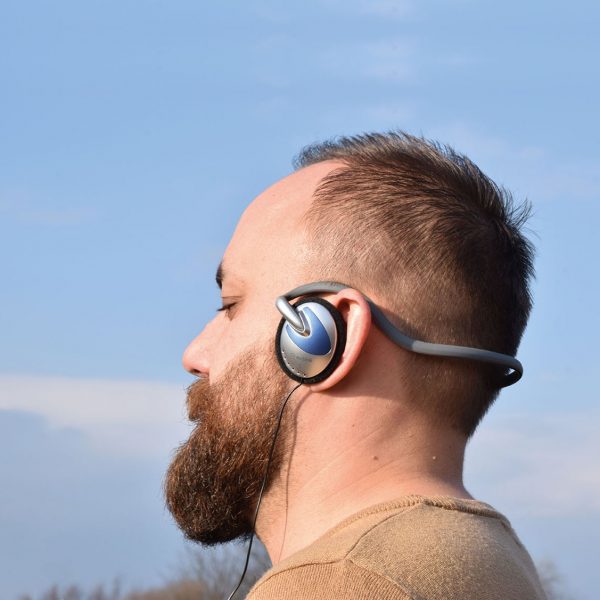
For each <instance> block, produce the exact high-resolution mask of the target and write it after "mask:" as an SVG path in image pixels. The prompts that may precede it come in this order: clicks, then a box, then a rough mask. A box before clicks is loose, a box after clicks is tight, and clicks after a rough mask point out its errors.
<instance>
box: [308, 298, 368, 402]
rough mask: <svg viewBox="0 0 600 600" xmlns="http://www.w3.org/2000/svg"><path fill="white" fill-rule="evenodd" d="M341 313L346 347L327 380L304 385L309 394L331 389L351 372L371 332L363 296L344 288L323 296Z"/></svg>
mask: <svg viewBox="0 0 600 600" xmlns="http://www.w3.org/2000/svg"><path fill="white" fill-rule="evenodd" d="M324 299H325V300H327V301H328V302H330V303H331V304H333V306H335V307H336V308H337V309H338V311H339V312H340V313H341V315H342V318H343V319H344V321H345V322H346V347H345V349H344V352H343V353H342V356H341V358H340V362H339V363H338V366H337V367H336V368H335V370H334V371H333V373H331V375H329V377H327V379H325V380H323V381H320V382H319V383H312V384H308V385H306V387H307V388H308V389H309V390H310V391H311V392H322V391H324V390H327V389H329V388H331V387H333V386H334V385H335V384H336V383H338V382H339V381H341V380H342V379H343V378H344V377H346V375H348V373H349V372H350V371H351V369H352V367H353V366H354V365H355V363H356V361H357V360H358V357H359V356H360V353H361V351H362V349H363V346H364V345H365V342H366V341H367V337H368V336H369V331H370V330H371V309H370V308H369V303H368V302H367V301H366V300H365V298H364V296H363V295H362V294H361V293H360V292H358V291H357V290H355V289H352V288H345V289H343V290H341V291H339V292H338V293H337V294H334V295H331V296H330V295H327V296H324Z"/></svg>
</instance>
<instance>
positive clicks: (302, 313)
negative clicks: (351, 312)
mask: <svg viewBox="0 0 600 600" xmlns="http://www.w3.org/2000/svg"><path fill="white" fill-rule="evenodd" d="M349 287H352V286H349V285H346V284H343V283H339V282H336V281H317V282H314V283H308V284H306V285H301V286H299V287H296V288H294V289H293V290H291V291H289V292H287V294H284V295H283V296H279V298H277V300H276V302H275V306H276V307H277V309H278V310H279V312H280V313H281V314H282V315H283V318H282V319H281V321H280V323H279V327H278V329H277V335H276V337H275V352H276V355H277V359H278V361H279V365H280V366H281V368H282V369H283V370H284V372H285V373H286V374H287V375H288V376H289V377H291V378H292V379H294V380H295V381H302V382H303V383H318V382H319V381H323V380H324V379H326V378H327V377H329V375H331V373H332V372H333V371H334V369H335V368H336V366H337V365H338V363H339V361H340V358H341V356H342V352H343V351H344V347H345V344H346V323H345V321H344V319H343V318H342V316H341V314H340V312H339V311H338V310H337V309H336V308H335V307H334V306H333V305H332V304H331V303H330V302H327V300H324V299H323V298H319V297H308V298H303V299H302V300H300V301H298V302H296V303H295V304H294V305H292V304H290V302H289V301H290V300H293V299H294V298H298V297H299V296H304V295H306V294H322V293H331V292H339V291H341V290H343V289H345V288H349ZM361 293H362V292H361ZM363 296H364V298H365V300H367V302H368V304H369V308H370V309H371V315H372V317H373V321H374V322H375V324H376V325H377V326H378V327H379V329H381V331H383V333H385V335H386V336H387V337H388V338H390V339H391V340H392V341H393V342H394V343H395V344H397V345H398V346H400V347H401V348H404V349H405V350H409V351H410V352H416V353H417V354H428V355H430V356H443V357H449V358H460V359H467V360H476V361H479V362H484V363H491V364H495V365H498V366H501V367H505V368H508V369H511V371H512V372H509V373H506V374H503V375H502V377H501V379H500V380H499V385H500V387H507V386H509V385H512V384H513V383H516V382H517V381H519V379H521V376H522V375H523V366H522V365H521V363H520V362H519V361H518V360H517V359H516V358H515V357H514V356H510V355H508V354H501V353H500V352H493V351H491V350H483V349H480V348H470V347H468V346H457V345H454V344H435V343H432V342H425V341H423V340H417V339H414V338H411V337H410V336H408V335H406V334H405V333H403V332H402V331H400V330H399V329H398V328H397V327H395V326H394V325H392V323H391V322H390V321H389V320H388V318H387V317H386V316H385V315H384V314H383V311H382V310H381V309H380V308H379V307H378V306H377V305H376V304H375V303H374V302H373V301H372V300H371V299H370V298H368V297H367V296H366V295H365V294H363Z"/></svg>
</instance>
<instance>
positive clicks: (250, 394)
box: [164, 345, 292, 546]
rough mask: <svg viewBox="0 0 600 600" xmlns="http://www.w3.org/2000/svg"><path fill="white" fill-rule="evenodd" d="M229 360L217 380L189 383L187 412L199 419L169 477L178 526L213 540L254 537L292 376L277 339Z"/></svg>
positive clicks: (282, 444) (280, 443)
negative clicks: (257, 509)
mask: <svg viewBox="0 0 600 600" xmlns="http://www.w3.org/2000/svg"><path fill="white" fill-rule="evenodd" d="M257 356H263V357H264V356H266V357H267V359H264V360H260V359H257ZM261 363H262V367H261V366H260V365H261ZM230 365H231V366H229V367H228V368H226V369H225V373H226V375H225V376H223V377H221V378H220V379H219V380H218V381H217V382H216V383H214V384H213V385H210V384H209V382H208V380H206V379H199V380H197V381H196V382H194V383H193V384H192V385H190V386H189V388H188V395H187V407H188V415H189V418H190V420H191V421H193V422H195V423H197V425H196V426H195V428H194V430H193V431H192V433H191V435H190V437H189V438H188V439H187V440H186V441H185V442H184V443H183V444H182V445H181V446H180V447H179V448H178V449H177V451H176V454H175V458H174V460H173V461H172V463H171V465H170V466H169V468H168V470H167V473H166V476H165V481H164V493H165V499H166V504H167V508H168V509H169V511H170V512H171V514H172V515H173V517H174V518H175V521H176V522H177V525H178V526H179V528H180V529H181V530H182V531H183V533H184V534H185V536H186V537H187V538H188V539H190V540H193V541H196V542H200V543H202V544H205V545H209V546H212V545H214V544H219V543H224V542H228V541H230V540H233V539H236V538H240V537H241V538H243V539H249V537H250V535H251V533H252V521H253V517H254V510H255V507H256V502H257V500H258V494H259V491H260V487H261V485H262V481H263V478H264V476H265V470H266V467H267V462H268V458H269V452H270V450H271V444H272V441H273V435H274V433H275V427H276V424H277V418H278V415H279V411H280V408H281V404H282V402H283V400H284V399H285V397H286V396H287V393H288V392H289V390H290V388H291V385H290V384H291V383H292V382H291V380H290V379H289V378H288V377H287V376H286V375H285V374H284V373H283V372H282V371H281V369H280V367H279V365H278V363H277V360H276V357H275V355H274V352H273V348H272V346H271V345H269V349H268V351H267V350H263V351H262V352H260V351H259V350H258V349H254V350H251V351H246V352H244V353H242V354H241V355H240V356H239V357H236V358H235V359H234V360H232V361H231V363H230ZM290 408H291V407H286V409H285V410H284V415H283V419H282V423H281V429H280V431H279V434H278V436H277V443H276V445H275V451H274V453H273V459H272V462H271V465H270V467H269V477H268V480H267V483H266V486H265V492H266V491H268V489H269V487H270V486H271V484H272V483H273V480H274V479H275V477H276V476H277V474H278V472H279V471H280V469H281V464H282V462H283V456H284V453H285V448H286V447H287V440H288V439H289V429H290V427H289V422H290V419H289V418H286V414H289V409H290Z"/></svg>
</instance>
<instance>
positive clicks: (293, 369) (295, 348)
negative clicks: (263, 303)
mask: <svg viewBox="0 0 600 600" xmlns="http://www.w3.org/2000/svg"><path fill="white" fill-rule="evenodd" d="M293 306H294V307H296V308H297V310H298V312H299V313H301V315H302V318H303V320H305V321H306V322H307V323H308V324H309V328H310V335H308V336H303V335H301V334H299V333H298V332H297V331H296V330H295V329H294V328H293V327H291V325H290V324H289V323H288V322H287V321H286V320H285V319H284V318H282V319H281V321H280V323H279V326H278V327H277V334H276V336H275V354H276V355H277V360H278V362H279V365H280V366H281V368H282V369H283V371H284V373H285V374H286V375H287V376H288V377H291V378H292V379H293V380H294V381H300V382H303V383H318V382H320V381H323V380H324V379H327V377H329V375H331V373H332V372H333V371H334V369H335V368H336V367H337V365H338V364H339V362H340V358H341V357H342V353H343V352H344V348H345V347H346V322H345V321H344V318H343V317H342V315H341V314H340V312H339V311H338V309H337V308H336V307H335V306H333V304H331V303H330V302H327V300H324V299H323V298H319V297H310V298H303V299H302V300H300V301H298V302H297V303H296V304H294V305H293Z"/></svg>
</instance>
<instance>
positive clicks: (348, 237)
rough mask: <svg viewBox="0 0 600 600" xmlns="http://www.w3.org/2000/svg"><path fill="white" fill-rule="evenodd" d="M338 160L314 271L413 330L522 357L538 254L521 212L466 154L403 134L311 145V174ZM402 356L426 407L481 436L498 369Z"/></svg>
mask: <svg viewBox="0 0 600 600" xmlns="http://www.w3.org/2000/svg"><path fill="white" fill-rule="evenodd" d="M325 160H337V161H340V162H341V163H343V167H341V168H339V169H335V170H334V171H332V172H331V173H330V174H329V175H328V176H326V177H325V178H323V180H322V181H321V182H320V183H319V185H318V186H317V189H316V190H315V193H314V198H313V203H312V205H311V207H310V209H309V210H308V211H307V213H306V214H305V217H304V226H305V228H306V232H307V236H308V239H309V241H310V245H311V248H312V256H313V261H312V262H311V264H310V265H309V267H310V273H311V276H313V277H318V278H319V279H321V278H322V279H330V280H336V281H342V282H344V283H347V284H348V285H352V286H353V287H354V286H355V287H356V288H357V289H358V290H361V291H363V292H364V293H365V294H367V295H371V294H373V295H374V296H376V297H377V298H378V300H379V303H380V305H381V308H382V309H383V310H384V312H385V313H386V315H387V316H388V318H389V319H390V320H391V321H392V322H393V323H394V324H395V325H396V326H397V327H399V328H400V329H401V330H403V331H404V332H405V333H407V334H409V335H412V336H414V337H416V338H419V339H422V340H425V341H429V342H437V343H443V344H458V345H462V346H473V347H477V348H484V349H486V350H494V351H496V352H502V353H505V354H510V355H515V354H516V352H517V348H518V346H519V343H520V340H521V337H522V335H523V331H524V330H525V327H526V324H527V321H528V318H529V314H530V311H531V307H532V297H531V292H530V287H529V286H530V280H531V279H532V278H533V277H534V267H533V258H534V248H533V245H532V244H531V242H530V241H529V240H528V239H527V238H526V237H525V236H524V235H523V233H522V228H523V226H524V224H525V222H526V221H527V219H528V218H529V216H530V213H531V204H530V203H529V202H528V201H524V202H522V203H520V204H519V205H517V204H516V203H515V202H514V200H513V198H512V195H511V194H510V192H509V191H507V190H506V189H504V188H503V187H501V186H498V185H497V184H496V183H494V182H493V181H492V180H491V179H490V178H489V177H487V176H486V175H485V174H484V173H482V172H481V170H480V169H479V168H478V167H477V166H476V165H475V164H474V163H473V162H471V161H470V160H469V159H468V158H467V157H466V156H464V155H462V154H459V153H458V152H456V151H455V150H453V149H452V148H451V147H449V146H446V145H441V144H439V143H437V142H433V141H430V140H426V139H424V138H420V137H415V136H412V135H409V134H407V133H405V132H402V131H390V132H387V133H365V134H362V135H356V136H349V137H338V138H334V139H333V140H330V141H326V142H323V143H316V144H312V145H310V146H307V147H305V148H304V149H303V150H302V151H301V152H300V153H299V154H298V156H296V157H295V158H294V161H293V164H294V167H295V168H296V169H300V168H303V167H306V166H309V165H312V164H315V163H318V162H322V161H325ZM398 352H400V353H402V361H403V365H404V367H403V368H402V369H401V372H402V373H403V374H404V375H403V383H404V385H405V386H406V387H407V389H408V390H409V391H410V396H411V398H412V399H413V400H414V404H415V407H416V409H417V410H422V411H424V412H425V413H426V414H427V415H428V417H429V418H430V419H431V420H433V421H434V422H436V423H438V424H446V425H449V426H450V427H452V428H454V429H457V430H458V431H461V432H463V433H464V434H465V435H467V436H471V435H472V434H473V432H474V431H475V429H476V428H477V425H478V424H479V422H480V421H481V419H482V417H483V416H484V414H485V413H486V411H487V410H488V409H489V407H490V406H491V404H492V403H493V401H494V400H495V399H496V397H497V396H498V393H499V390H500V386H499V380H500V379H499V377H500V375H501V374H502V373H504V372H505V370H502V368H500V367H497V366H491V365H486V364H484V363H476V362H473V361H465V360H460V359H449V358H437V357H431V356H423V355H419V354H415V353H412V352H407V351H404V350H401V349H398Z"/></svg>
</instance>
